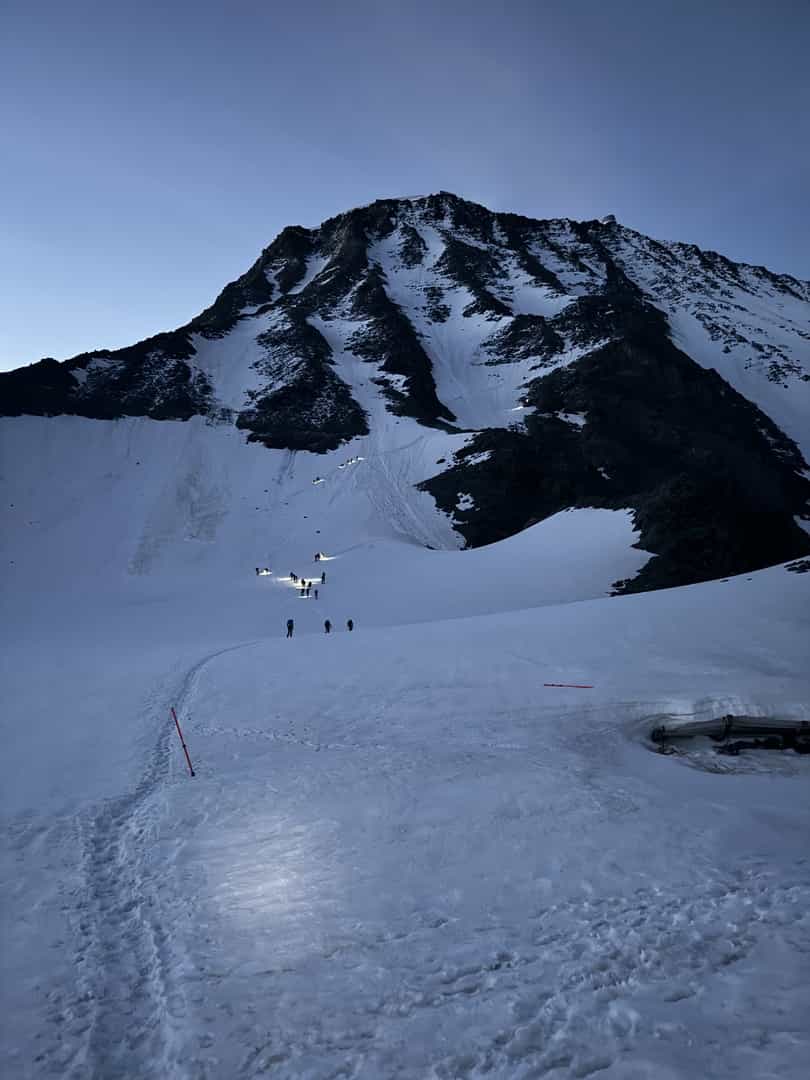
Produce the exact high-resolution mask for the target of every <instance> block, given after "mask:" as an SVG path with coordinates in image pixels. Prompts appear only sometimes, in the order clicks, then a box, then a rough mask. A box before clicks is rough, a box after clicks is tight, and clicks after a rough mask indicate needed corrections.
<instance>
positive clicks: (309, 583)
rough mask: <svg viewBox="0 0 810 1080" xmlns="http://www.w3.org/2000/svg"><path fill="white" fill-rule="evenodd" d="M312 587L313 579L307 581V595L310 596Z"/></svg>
mask: <svg viewBox="0 0 810 1080" xmlns="http://www.w3.org/2000/svg"><path fill="white" fill-rule="evenodd" d="M311 588H312V582H311V581H308V582H307V596H309V593H310V589H311Z"/></svg>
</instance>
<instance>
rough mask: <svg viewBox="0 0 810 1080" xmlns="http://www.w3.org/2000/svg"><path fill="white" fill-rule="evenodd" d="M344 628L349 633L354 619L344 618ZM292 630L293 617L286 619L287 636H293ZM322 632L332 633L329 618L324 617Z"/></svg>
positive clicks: (293, 629)
mask: <svg viewBox="0 0 810 1080" xmlns="http://www.w3.org/2000/svg"><path fill="white" fill-rule="evenodd" d="M346 629H347V630H348V631H349V632H350V633H351V631H352V630H354V619H347V620H346ZM294 631H295V622H294V620H293V619H287V637H288V638H291V637H292V636H293V632H294ZM323 632H324V633H325V634H331V633H332V622H331V620H330V619H325V620H324V624H323Z"/></svg>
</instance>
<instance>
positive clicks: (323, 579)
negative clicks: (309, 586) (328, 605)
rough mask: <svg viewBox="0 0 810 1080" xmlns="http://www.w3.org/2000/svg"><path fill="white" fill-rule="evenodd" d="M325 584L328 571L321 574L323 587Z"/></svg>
mask: <svg viewBox="0 0 810 1080" xmlns="http://www.w3.org/2000/svg"><path fill="white" fill-rule="evenodd" d="M325 584H326V571H325V570H324V572H323V573H322V574H321V585H325Z"/></svg>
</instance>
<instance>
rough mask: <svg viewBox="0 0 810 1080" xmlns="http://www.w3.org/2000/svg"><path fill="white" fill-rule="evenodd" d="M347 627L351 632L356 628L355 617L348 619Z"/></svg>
mask: <svg viewBox="0 0 810 1080" xmlns="http://www.w3.org/2000/svg"><path fill="white" fill-rule="evenodd" d="M346 627H347V628H348V630H349V632H350V633H351V631H352V630H354V619H347V620H346Z"/></svg>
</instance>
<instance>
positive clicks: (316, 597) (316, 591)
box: [315, 589, 318, 600]
mask: <svg viewBox="0 0 810 1080" xmlns="http://www.w3.org/2000/svg"><path fill="white" fill-rule="evenodd" d="M315 599H316V600H317V599H318V590H317V589H316V590H315Z"/></svg>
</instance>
